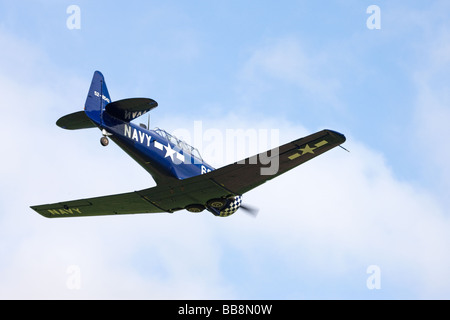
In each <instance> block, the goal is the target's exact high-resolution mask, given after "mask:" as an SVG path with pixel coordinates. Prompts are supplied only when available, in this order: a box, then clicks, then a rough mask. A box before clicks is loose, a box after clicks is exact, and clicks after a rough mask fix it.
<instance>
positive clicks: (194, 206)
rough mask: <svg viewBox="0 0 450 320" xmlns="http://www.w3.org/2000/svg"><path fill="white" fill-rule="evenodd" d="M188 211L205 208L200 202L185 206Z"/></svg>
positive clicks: (198, 210)
mask: <svg viewBox="0 0 450 320" xmlns="http://www.w3.org/2000/svg"><path fill="white" fill-rule="evenodd" d="M185 209H186V210H187V211H189V212H194V213H199V212H202V211H203V210H205V206H203V205H201V204H190V205H188V206H186V208H185Z"/></svg>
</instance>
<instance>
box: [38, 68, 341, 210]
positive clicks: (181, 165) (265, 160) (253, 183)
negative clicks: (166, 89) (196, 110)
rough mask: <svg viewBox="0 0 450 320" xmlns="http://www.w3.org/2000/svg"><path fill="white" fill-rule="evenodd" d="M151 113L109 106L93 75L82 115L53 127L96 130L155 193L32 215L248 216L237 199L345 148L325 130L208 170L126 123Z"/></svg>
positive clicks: (180, 146)
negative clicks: (148, 177)
mask: <svg viewBox="0 0 450 320" xmlns="http://www.w3.org/2000/svg"><path fill="white" fill-rule="evenodd" d="M157 106H158V103H157V102H156V101H155V100H153V99H149V98H129V99H123V100H118V101H111V98H110V95H109V92H108V88H107V86H106V83H105V78H104V76H103V74H102V73H101V72H99V71H95V72H94V76H93V78H92V82H91V85H90V88H89V92H88V96H87V99H86V103H85V107H84V110H82V111H78V112H74V113H71V114H68V115H66V116H63V117H61V118H60V119H59V120H58V121H57V122H56V124H57V125H58V126H59V127H61V128H64V129H68V130H78V129H87V128H99V129H100V130H101V132H102V137H101V139H100V142H101V144H102V145H103V146H106V145H108V143H109V139H111V140H112V141H114V142H115V143H116V144H117V145H118V146H119V147H120V148H121V149H123V151H125V152H126V153H127V154H128V155H129V156H131V158H133V159H134V160H135V161H137V162H138V163H139V164H140V165H141V166H142V167H143V168H144V169H145V170H146V171H147V172H148V173H149V174H150V175H151V176H152V177H153V179H154V180H155V182H156V186H154V187H151V188H147V189H143V190H139V191H133V192H128V193H122V194H115V195H108V196H101V197H94V198H88V199H79V200H72V201H63V202H58V203H53V204H45V205H38V206H31V208H32V209H33V210H35V211H36V212H38V213H39V214H41V215H42V216H44V217H47V218H61V217H81V216H103V215H121V214H137V213H161V212H166V213H173V212H176V211H179V210H187V211H189V212H194V213H197V212H202V211H203V210H205V209H206V210H207V211H209V212H211V213H212V214H213V215H215V216H218V217H228V216H230V215H232V214H234V213H235V212H236V211H237V210H238V209H239V208H242V209H246V210H248V211H250V212H254V210H253V209H252V208H251V207H249V206H246V205H245V204H243V203H242V195H243V194H244V193H246V192H248V191H250V190H252V189H254V188H256V187H258V186H259V185H261V184H263V183H265V182H266V181H269V180H271V179H273V178H275V177H277V176H279V175H280V174H283V173H285V172H287V171H289V170H291V169H293V168H295V167H297V166H298V165H300V164H302V163H305V162H306V161H308V160H311V159H312V158H314V157H316V156H318V155H320V154H322V153H324V152H326V151H328V150H330V149H332V148H334V147H336V146H341V144H342V143H344V142H345V140H346V138H345V136H344V135H343V134H341V133H339V132H336V131H333V130H327V129H325V130H322V131H319V132H316V133H313V134H311V135H308V136H306V137H303V138H300V139H297V140H294V141H291V142H289V143H286V144H284V145H282V146H280V147H278V148H274V149H271V150H268V151H267V152H263V153H259V154H257V155H255V156H253V157H248V158H246V159H243V160H241V161H238V162H235V163H232V164H229V165H226V166H224V167H221V168H219V169H215V168H213V167H212V166H211V165H209V164H208V163H207V162H205V161H204V160H203V159H202V157H201V155H200V153H199V151H198V150H197V149H196V148H194V147H192V146H190V145H189V144H188V143H186V142H184V141H182V140H180V139H178V138H176V137H175V136H174V135H171V134H169V133H168V132H166V131H165V130H162V129H159V128H156V129H155V130H149V129H148V128H147V127H146V126H145V125H142V124H140V125H136V124H135V123H133V122H132V121H133V120H135V119H136V118H138V117H140V116H142V115H143V114H145V113H147V112H149V111H151V110H152V109H154V108H156V107H157ZM341 147H342V146H341ZM342 148H343V147H342ZM272 161H276V164H277V166H276V170H268V169H271V168H269V167H268V164H270V163H271V162H272ZM274 163H275V162H274Z"/></svg>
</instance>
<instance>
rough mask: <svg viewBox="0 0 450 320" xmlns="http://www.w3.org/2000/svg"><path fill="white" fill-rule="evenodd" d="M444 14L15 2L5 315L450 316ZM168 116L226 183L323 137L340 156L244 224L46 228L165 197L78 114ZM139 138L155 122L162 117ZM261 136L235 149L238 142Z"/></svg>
mask: <svg viewBox="0 0 450 320" xmlns="http://www.w3.org/2000/svg"><path fill="white" fill-rule="evenodd" d="M449 12H450V4H449V3H448V1H403V0H399V1H375V0H370V1H356V0H353V1H352V0H348V1H338V0H335V1H327V2H325V3H324V2H320V3H318V2H317V1H283V2H282V3H281V2H275V1H214V2H211V1H189V2H187V1H164V2H162V1H146V2H140V1H133V0H129V1H126V2H115V3H114V4H111V3H110V2H107V1H96V2H95V3H93V2H92V1H52V0H48V1H43V0H42V1H20V2H18V1H0V47H1V48H2V49H1V50H0V94H1V102H0V107H1V113H2V116H3V121H2V126H1V129H0V130H1V131H0V132H1V134H2V136H3V140H2V150H3V153H2V157H1V160H0V161H1V164H2V165H1V166H0V172H1V177H2V179H1V192H0V298H1V299H287V300H297V299H449V298H450V255H449V252H450V233H449V232H448V231H449V230H450V211H449V209H448V208H449V205H450V200H449V198H448V196H447V195H448V193H449V191H450V169H449V166H448V164H447V159H449V156H450V151H449V148H448V143H447V141H446V136H449V135H450V129H449V128H450V127H449V125H448V123H449V122H450V95H449V92H450V90H449V89H450V88H449V83H450V81H449V80H450V14H449ZM95 70H100V71H101V72H102V73H103V74H104V76H105V79H106V83H107V85H108V90H109V93H110V95H111V98H112V100H119V99H124V98H131V97H148V98H152V99H155V100H156V101H157V102H158V104H159V106H158V108H156V109H154V110H152V111H151V116H150V124H151V127H161V128H164V129H166V130H167V131H169V132H175V133H177V134H181V135H182V138H183V139H186V140H188V142H190V143H192V144H194V146H196V147H197V148H198V149H199V150H200V152H201V153H202V155H203V158H204V159H205V160H206V161H207V162H208V163H210V164H212V165H214V166H215V167H220V166H222V165H226V164H228V163H231V162H232V161H237V160H240V159H242V158H243V157H247V156H251V155H253V154H254V153H255V152H260V151H265V150H266V149H268V147H275V146H277V145H281V144H283V143H287V142H289V141H291V140H294V139H297V138H300V137H302V136H305V135H307V134H310V133H313V132H315V131H319V130H322V129H325V128H328V129H332V130H336V131H339V132H341V133H343V134H345V135H346V137H347V141H346V142H345V144H344V146H345V148H347V149H348V150H349V151H350V152H345V151H344V150H342V149H340V148H336V149H333V150H331V151H329V152H327V153H325V154H323V155H321V156H320V157H317V158H315V159H314V160H312V161H310V162H307V163H305V164H303V165H302V166H300V167H298V168H295V169H294V170H292V171H289V172H288V173H286V174H284V175H281V176H279V177H277V178H276V179H274V180H271V181H270V182H267V183H265V184H263V185H262V186H260V187H258V188H256V189H254V190H252V191H250V192H248V193H246V194H244V196H243V201H244V202H245V203H246V204H249V205H252V206H254V207H258V208H259V214H258V216H257V217H256V218H254V217H251V216H249V215H246V214H245V212H242V210H238V211H237V212H236V213H235V214H234V215H232V216H230V217H228V218H218V217H215V216H213V215H212V214H210V213H209V212H206V211H205V212H203V213H201V214H191V213H188V212H187V211H178V212H176V213H174V214H143V215H128V216H120V217H119V216H111V217H88V218H79V219H76V218H75V219H46V218H44V217H42V216H40V215H38V214H37V213H35V212H34V211H33V210H31V209H30V208H29V206H31V205H37V204H45V203H53V202H58V201H63V200H73V199H80V198H88V197H94V196H101V195H108V194H115V193H121V192H129V191H134V190H140V189H144V188H148V187H151V186H154V185H155V182H154V181H153V180H152V179H151V176H150V175H148V174H147V173H146V171H145V170H144V169H142V168H141V167H140V166H139V165H138V164H137V163H135V162H134V161H133V160H132V159H131V158H130V157H128V156H127V155H126V154H125V153H124V152H123V151H121V150H120V148H119V147H118V146H116V145H114V144H113V143H111V144H110V145H109V146H108V147H106V148H104V147H102V146H101V145H100V142H99V139H100V137H101V132H100V131H98V130H96V129H88V130H78V131H69V130H67V131H66V130H62V129H60V128H59V127H57V126H56V125H55V122H56V120H57V119H58V118H59V117H61V116H63V115H65V114H68V113H72V112H75V111H79V110H82V108H83V106H84V102H85V99H86V95H87V91H88V88H89V85H90V81H91V79H92V75H93V73H94V71H95ZM139 120H140V121H142V122H144V123H147V121H148V119H147V117H145V116H144V117H142V119H139ZM237 132H244V133H246V132H250V133H254V134H255V136H256V140H255V139H253V140H252V139H249V140H250V141H249V142H248V143H247V142H246V141H244V142H243V141H241V142H242V144H239V145H236V144H235V143H233V139H227V138H228V137H229V135H230V134H231V135H232V134H235V133H237Z"/></svg>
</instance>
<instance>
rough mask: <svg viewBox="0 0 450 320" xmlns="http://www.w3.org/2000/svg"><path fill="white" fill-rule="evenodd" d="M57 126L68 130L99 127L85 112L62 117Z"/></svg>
mask: <svg viewBox="0 0 450 320" xmlns="http://www.w3.org/2000/svg"><path fill="white" fill-rule="evenodd" d="M56 124H57V125H58V126H59V127H61V128H63V129H68V130H76V129H88V128H96V127H97V126H96V125H95V124H94V123H93V122H92V121H91V120H90V119H89V117H88V116H87V115H86V113H85V112H84V111H78V112H75V113H71V114H68V115H65V116H64V117H61V118H59V119H58V121H56Z"/></svg>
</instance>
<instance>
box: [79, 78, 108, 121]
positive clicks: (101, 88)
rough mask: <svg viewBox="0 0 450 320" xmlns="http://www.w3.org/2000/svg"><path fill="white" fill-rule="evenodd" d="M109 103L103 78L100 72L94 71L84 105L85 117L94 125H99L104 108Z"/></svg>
mask: <svg viewBox="0 0 450 320" xmlns="http://www.w3.org/2000/svg"><path fill="white" fill-rule="evenodd" d="M110 102H111V98H110V96H109V92H108V88H107V87H106V82H105V78H104V77H103V74H102V73H101V72H100V71H95V72H94V76H93V78H92V82H91V87H90V88H89V93H88V96H87V99H86V103H85V105H84V111H85V112H86V115H87V116H88V117H89V118H90V119H91V120H92V121H93V122H95V123H96V124H101V122H102V113H103V110H105V106H106V105H107V104H108V103H110Z"/></svg>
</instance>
